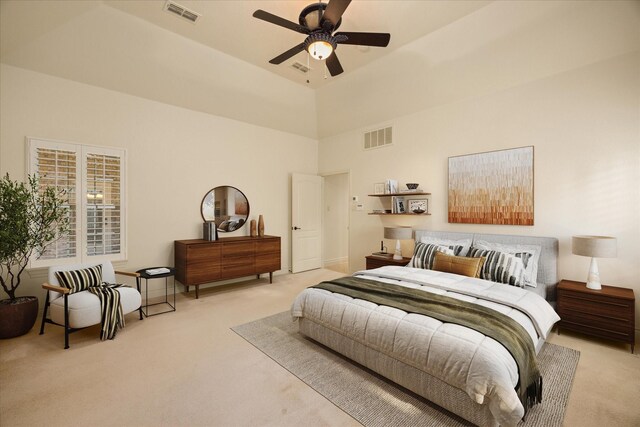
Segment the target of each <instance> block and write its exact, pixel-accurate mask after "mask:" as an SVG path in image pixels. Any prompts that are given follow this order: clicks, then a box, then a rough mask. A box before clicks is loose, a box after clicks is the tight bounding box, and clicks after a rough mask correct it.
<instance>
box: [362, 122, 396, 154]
mask: <svg viewBox="0 0 640 427" xmlns="http://www.w3.org/2000/svg"><path fill="white" fill-rule="evenodd" d="M392 136H393V132H392V128H391V126H389V127H386V128H382V129H376V130H372V131H369V132H365V133H364V149H365V150H371V149H373V148H380V147H386V146H388V145H391V144H392V143H393V137H392Z"/></svg>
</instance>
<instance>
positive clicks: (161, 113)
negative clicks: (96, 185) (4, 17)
mask: <svg viewBox="0 0 640 427" xmlns="http://www.w3.org/2000/svg"><path fill="white" fill-rule="evenodd" d="M0 67H1V68H0V76H1V77H2V78H1V79H0V92H1V93H2V97H1V99H0V102H1V103H0V110H1V111H2V115H1V116H0V142H1V145H0V172H1V173H2V174H3V175H4V174H5V173H6V172H9V174H10V175H11V177H12V178H14V179H23V178H24V176H25V137H26V136H34V137H40V138H48V139H57V140H64V141H72V142H78V143H85V144H93V145H101V146H115V147H121V148H125V149H126V150H127V157H128V158H127V160H128V168H127V178H128V185H127V193H128V194H127V196H128V204H127V207H128V226H129V230H128V240H129V245H128V262H126V263H123V264H122V265H121V266H122V267H123V268H125V269H128V270H137V269H139V268H143V267H148V266H156V265H173V240H175V239H189V238H198V237H200V236H201V233H202V226H201V223H202V219H201V217H200V202H201V200H202V197H203V196H204V194H205V193H206V192H207V191H209V190H210V189H211V188H212V187H215V186H217V185H233V186H235V187H238V188H239V189H241V190H242V191H243V192H244V193H245V194H246V196H247V198H248V199H249V203H250V207H251V212H250V218H253V219H257V217H258V215H259V214H262V215H264V218H265V224H266V227H265V228H266V232H267V234H272V235H278V236H282V270H283V271H287V270H288V268H289V239H288V236H289V223H290V213H289V206H290V203H289V175H290V173H291V172H300V173H311V174H313V173H316V172H317V161H318V160H317V142H316V141H315V140H313V139H309V138H306V137H302V136H298V135H294V134H291V133H286V132H281V131H276V130H272V129H268V128H264V127H260V126H254V125H250V124H247V123H243V122H239V121H235V120H231V119H226V118H222V117H217V116H213V115H209V114H205V113H199V112H195V111H191V110H186V109H183V108H179V107H174V106H170V105H167V104H163V103H160V102H156V101H150V100H147V99H142V98H138V97H135V96H130V95H125V94H122V93H118V92H113V91H110V90H106V89H102V88H98V87H95V86H89V85H85V84H81V83H77V82H72V81H69V80H63V79H60V78H57V77H52V76H48V75H44V74H40V73H36V72H32V71H27V70H24V69H20V68H15V67H11V66H7V65H0ZM292 120H295V118H292ZM282 153H287V155H286V156H283V155H282ZM246 234H248V229H247V227H243V228H242V229H241V230H239V231H237V232H233V233H229V235H246ZM31 275H32V276H33V277H32V278H31V279H29V278H27V279H28V280H27V282H26V283H25V284H24V285H22V286H21V288H20V290H19V294H20V295H25V294H35V295H42V292H41V291H40V290H39V284H40V283H41V282H42V281H43V278H44V273H43V272H42V271H34V272H32V273H31Z"/></svg>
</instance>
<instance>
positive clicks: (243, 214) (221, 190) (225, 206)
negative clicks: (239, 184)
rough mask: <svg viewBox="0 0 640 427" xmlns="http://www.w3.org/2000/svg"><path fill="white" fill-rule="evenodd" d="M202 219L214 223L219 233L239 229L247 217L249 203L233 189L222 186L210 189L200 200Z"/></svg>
mask: <svg viewBox="0 0 640 427" xmlns="http://www.w3.org/2000/svg"><path fill="white" fill-rule="evenodd" d="M200 212H201V214H202V219H203V220H205V221H214V222H215V223H216V228H217V229H218V231H219V232H224V233H226V232H229V231H235V230H238V229H240V227H242V226H243V225H244V224H245V223H246V222H247V218H248V217H249V201H248V200H247V197H246V196H245V195H244V193H243V192H242V191H240V190H238V189H237V188H235V187H231V186H229V185H223V186H220V187H216V188H213V189H211V190H210V191H209V192H208V193H207V194H205V196H204V198H203V199H202V206H201V211H200Z"/></svg>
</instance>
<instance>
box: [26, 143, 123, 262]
mask: <svg viewBox="0 0 640 427" xmlns="http://www.w3.org/2000/svg"><path fill="white" fill-rule="evenodd" d="M27 146H28V150H29V173H30V174H36V175H38V178H39V179H40V186H41V187H42V188H44V187H54V188H56V189H58V190H63V191H64V197H65V198H66V201H67V207H68V209H69V226H70V230H69V233H68V234H67V235H66V236H63V237H62V238H60V239H59V240H57V241H56V242H55V243H54V244H52V245H50V246H49V248H47V250H46V251H45V253H43V254H42V256H40V258H38V259H34V260H32V262H31V266H32V267H46V266H50V265H55V264H63V263H65V264H66V263H80V262H82V263H86V262H92V261H95V262H101V261H104V260H111V261H117V260H124V259H126V233H125V230H126V227H125V218H126V216H125V197H124V194H125V192H124V189H125V175H124V170H125V160H126V159H125V154H126V152H125V151H124V150H121V149H113V148H105V147H94V146H89V145H81V144H72V143H65V142H58V141H49V140H42V139H35V138H27Z"/></svg>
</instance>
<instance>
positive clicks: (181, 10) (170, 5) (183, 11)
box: [164, 1, 200, 23]
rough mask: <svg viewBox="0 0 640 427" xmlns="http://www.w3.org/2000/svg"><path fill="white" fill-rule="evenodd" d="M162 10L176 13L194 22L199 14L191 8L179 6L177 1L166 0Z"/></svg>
mask: <svg viewBox="0 0 640 427" xmlns="http://www.w3.org/2000/svg"><path fill="white" fill-rule="evenodd" d="M164 10H166V11H167V12H170V13H173V14H175V15H178V16H179V17H181V18H184V19H186V20H187V21H189V22H193V23H195V22H196V21H197V20H198V18H200V14H199V13H196V12H194V11H193V10H189V9H187V8H186V7H184V6H180V5H179V4H178V3H174V2H172V1H168V2H166V3H165V4H164Z"/></svg>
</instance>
